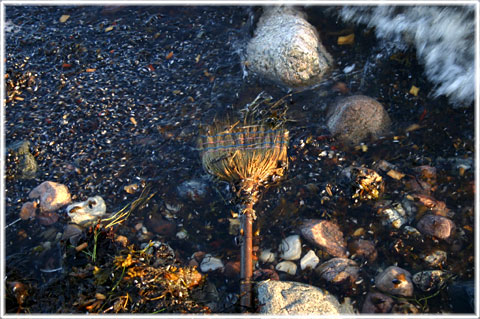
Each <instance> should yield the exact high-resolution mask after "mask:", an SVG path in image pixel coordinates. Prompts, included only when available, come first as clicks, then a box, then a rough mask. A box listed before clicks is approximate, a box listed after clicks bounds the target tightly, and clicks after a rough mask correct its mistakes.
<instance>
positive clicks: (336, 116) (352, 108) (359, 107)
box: [327, 95, 390, 145]
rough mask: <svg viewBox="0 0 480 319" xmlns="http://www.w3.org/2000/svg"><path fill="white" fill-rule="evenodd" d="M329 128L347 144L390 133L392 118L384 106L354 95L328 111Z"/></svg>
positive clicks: (366, 97)
mask: <svg viewBox="0 0 480 319" xmlns="http://www.w3.org/2000/svg"><path fill="white" fill-rule="evenodd" d="M327 126H328V129H329V130H330V132H331V133H332V134H333V135H336V136H337V137H338V139H339V140H340V141H342V142H343V143H345V144H350V145H351V144H359V143H360V142H361V141H364V140H366V139H367V138H370V137H372V138H375V139H376V138H379V137H380V136H382V135H385V134H386V133H388V131H389V129H390V117H389V116H388V113H387V112H386V111H385V109H384V107H383V105H382V104H380V103H379V102H377V101H376V100H374V99H372V98H371V97H368V96H363V95H354V96H349V97H346V98H342V99H339V100H337V101H336V102H335V103H333V104H332V105H330V106H329V108H328V111H327Z"/></svg>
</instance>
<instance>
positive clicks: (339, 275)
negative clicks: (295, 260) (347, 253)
mask: <svg viewBox="0 0 480 319" xmlns="http://www.w3.org/2000/svg"><path fill="white" fill-rule="evenodd" d="M359 270H360V268H359V267H358V265H357V263H356V262H355V261H353V260H351V259H348V258H332V259H330V260H328V261H326V262H324V263H323V264H321V265H320V266H318V267H317V268H315V273H316V274H317V275H318V276H319V277H320V278H322V279H323V280H325V281H327V282H329V283H331V284H334V285H342V286H343V285H345V286H347V287H348V286H352V285H353V283H354V282H355V281H356V280H357V279H358V276H359V274H358V272H359Z"/></svg>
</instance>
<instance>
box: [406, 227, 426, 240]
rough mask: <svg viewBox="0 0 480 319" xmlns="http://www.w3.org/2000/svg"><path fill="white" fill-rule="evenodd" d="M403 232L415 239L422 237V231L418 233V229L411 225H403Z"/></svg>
mask: <svg viewBox="0 0 480 319" xmlns="http://www.w3.org/2000/svg"><path fill="white" fill-rule="evenodd" d="M403 233H404V234H405V235H406V236H407V238H412V239H415V240H418V239H420V238H422V233H420V232H419V231H418V229H416V228H415V227H412V226H405V227H403Z"/></svg>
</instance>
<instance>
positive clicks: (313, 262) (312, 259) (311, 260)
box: [300, 250, 320, 270]
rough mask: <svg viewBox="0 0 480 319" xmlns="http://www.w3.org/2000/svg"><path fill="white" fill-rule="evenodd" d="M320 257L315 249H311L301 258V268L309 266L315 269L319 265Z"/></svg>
mask: <svg viewBox="0 0 480 319" xmlns="http://www.w3.org/2000/svg"><path fill="white" fill-rule="evenodd" d="M319 262H320V259H319V258H318V256H317V254H315V252H314V251H313V250H309V251H308V253H306V254H305V256H303V257H302V259H301V260H300V268H301V269H302V270H305V269H307V268H310V269H315V267H317V265H318V263H319Z"/></svg>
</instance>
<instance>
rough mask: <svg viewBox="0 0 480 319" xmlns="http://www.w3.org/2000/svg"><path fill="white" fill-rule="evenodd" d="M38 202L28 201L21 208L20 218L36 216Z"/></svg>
mask: <svg viewBox="0 0 480 319" xmlns="http://www.w3.org/2000/svg"><path fill="white" fill-rule="evenodd" d="M37 206H38V204H37V203H36V202H26V203H24V204H23V205H22V208H21V210H20V218H21V219H23V220H26V219H29V218H34V217H35V212H36V210H37Z"/></svg>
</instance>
